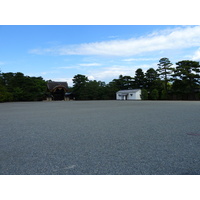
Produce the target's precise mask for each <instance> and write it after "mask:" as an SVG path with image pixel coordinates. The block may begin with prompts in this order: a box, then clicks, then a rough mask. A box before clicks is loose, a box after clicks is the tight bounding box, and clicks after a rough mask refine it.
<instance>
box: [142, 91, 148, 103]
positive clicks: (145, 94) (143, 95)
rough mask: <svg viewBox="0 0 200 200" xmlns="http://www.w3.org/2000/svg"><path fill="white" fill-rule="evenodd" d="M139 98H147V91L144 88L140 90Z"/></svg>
mask: <svg viewBox="0 0 200 200" xmlns="http://www.w3.org/2000/svg"><path fill="white" fill-rule="evenodd" d="M141 99H142V100H148V91H147V90H146V89H142V90H141Z"/></svg>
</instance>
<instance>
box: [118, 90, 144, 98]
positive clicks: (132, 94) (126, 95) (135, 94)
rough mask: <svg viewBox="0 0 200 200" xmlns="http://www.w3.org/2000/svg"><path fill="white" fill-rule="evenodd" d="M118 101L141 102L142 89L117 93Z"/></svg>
mask: <svg viewBox="0 0 200 200" xmlns="http://www.w3.org/2000/svg"><path fill="white" fill-rule="evenodd" d="M116 99H117V100H141V89H134V90H119V91H118V92H116Z"/></svg>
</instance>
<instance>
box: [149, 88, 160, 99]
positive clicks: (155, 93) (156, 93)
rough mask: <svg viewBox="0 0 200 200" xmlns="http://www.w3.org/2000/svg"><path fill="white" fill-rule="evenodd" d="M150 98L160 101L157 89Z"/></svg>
mask: <svg viewBox="0 0 200 200" xmlns="http://www.w3.org/2000/svg"><path fill="white" fill-rule="evenodd" d="M150 97H151V99H152V100H158V97H159V93H158V90H157V89H153V90H152V91H151V93H150Z"/></svg>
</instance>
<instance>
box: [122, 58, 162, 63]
mask: <svg viewBox="0 0 200 200" xmlns="http://www.w3.org/2000/svg"><path fill="white" fill-rule="evenodd" d="M153 60H159V59H158V58H127V59H123V60H122V61H125V62H131V61H153Z"/></svg>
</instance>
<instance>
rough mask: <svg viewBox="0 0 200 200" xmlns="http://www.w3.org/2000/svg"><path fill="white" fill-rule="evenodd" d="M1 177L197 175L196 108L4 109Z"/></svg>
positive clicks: (77, 105) (97, 104) (190, 104)
mask: <svg viewBox="0 0 200 200" xmlns="http://www.w3.org/2000/svg"><path fill="white" fill-rule="evenodd" d="M0 174H1V175H3V174H5V175H6V174H10V175H17V174H23V175H26V174H30V175H36V174H37V175H42V174H46V175H51V174H55V175H67V174H69V175H98V174H102V175H107V174H110V175H143V174H144V175H156V174H160V175H170V174H172V175H173V174H174V175H190V174H191V175H197V174H200V102H199V101H68V102H65V101H55V102H19V103H1V104H0Z"/></svg>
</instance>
